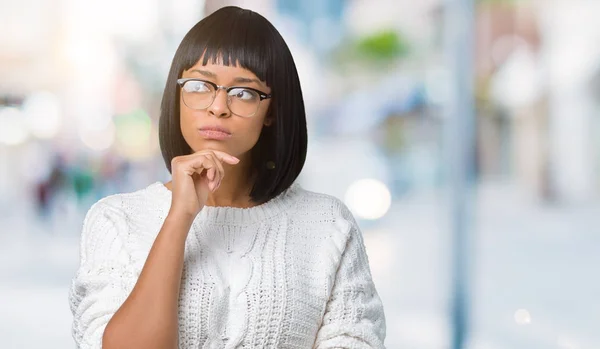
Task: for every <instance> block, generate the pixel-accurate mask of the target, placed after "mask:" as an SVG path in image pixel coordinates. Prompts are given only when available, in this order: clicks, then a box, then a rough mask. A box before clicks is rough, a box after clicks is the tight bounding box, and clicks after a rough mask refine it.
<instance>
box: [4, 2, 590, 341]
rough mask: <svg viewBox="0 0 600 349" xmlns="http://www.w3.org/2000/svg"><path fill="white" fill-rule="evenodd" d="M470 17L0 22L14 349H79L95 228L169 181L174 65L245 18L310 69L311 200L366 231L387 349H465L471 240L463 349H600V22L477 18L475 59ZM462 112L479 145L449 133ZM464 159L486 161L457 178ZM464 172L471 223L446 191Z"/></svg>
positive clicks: (306, 10)
mask: <svg viewBox="0 0 600 349" xmlns="http://www.w3.org/2000/svg"><path fill="white" fill-rule="evenodd" d="M457 3H458V2H445V1H443V0H420V1H401V0H244V1H237V2H236V1H222V0H206V1H201V0H168V1H167V0H144V1H141V0H119V1H115V0H103V1H99V0H88V1H78V0H20V1H12V0H0V173H1V175H0V338H1V339H0V341H1V343H2V344H1V345H0V346H1V347H2V348H7V349H13V348H15V349H16V348H19V349H20V348H41V347H43V348H74V343H73V341H72V339H71V334H70V326H71V313H70V311H69V308H68V303H67V292H68V287H69V284H70V281H71V279H72V277H73V276H74V273H75V270H76V268H77V266H78V257H79V255H78V253H79V250H78V249H79V245H78V244H79V237H80V233H81V225H82V220H83V216H84V214H85V213H86V211H87V210H88V209H89V207H90V205H91V204H93V203H94V202H95V201H97V200H98V199H100V198H101V197H103V196H106V195H109V194H113V193H117V192H125V191H133V190H137V189H141V188H143V187H145V186H147V185H149V184H150V183H152V182H155V181H158V180H161V181H164V182H166V181H168V180H169V174H168V172H167V170H166V168H165V166H164V163H163V160H162V157H161V155H160V150H159V148H158V138H157V121H158V115H159V104H160V99H161V95H162V91H163V88H164V82H165V80H166V76H167V72H168V69H169V66H170V63H171V59H172V57H173V55H174V53H175V49H176V48H177V45H178V44H179V42H180V40H181V39H182V38H183V36H184V34H185V33H186V32H187V31H188V30H189V29H190V28H191V27H192V26H193V25H194V24H195V23H196V22H197V21H198V20H200V19H201V18H202V17H203V16H205V15H206V14H209V13H211V12H213V11H214V10H216V9H217V8H219V7H221V6H225V5H229V4H234V5H241V6H243V7H246V8H250V9H252V10H255V11H257V12H259V13H261V14H263V15H264V16H265V17H267V18H268V19H269V20H271V21H272V22H273V23H274V24H275V26H276V27H277V28H278V29H279V31H280V32H281V33H282V35H283V36H284V38H285V39H286V41H287V43H288V45H289V46H290V49H291V51H292V53H293V55H294V57H295V60H296V64H297V67H298V70H299V73H300V78H301V81H302V85H303V86H302V87H303V92H304V96H305V101H306V107H307V117H308V126H309V136H310V139H309V153H308V158H307V162H306V166H305V169H304V172H303V174H302V176H301V177H300V179H299V182H300V183H301V184H302V185H303V186H304V187H305V188H307V189H309V190H313V191H320V192H325V193H328V194H332V195H335V196H337V197H339V198H341V199H343V200H344V201H345V202H346V203H347V204H348V206H349V207H350V208H351V210H352V211H353V213H354V215H355V216H356V218H357V219H358V220H359V224H360V226H361V228H362V230H363V233H364V236H365V242H366V245H367V251H368V254H369V259H370V262H371V268H372V272H373V278H374V281H375V284H376V286H377V288H378V290H379V293H380V295H381V297H382V300H383V302H384V306H385V311H386V317H387V332H388V335H387V339H386V346H387V347H388V348H391V349H395V348H413V349H433V348H436V349H437V348H450V347H451V342H452V337H453V335H452V333H453V322H452V317H451V316H450V315H451V313H452V312H451V310H452V299H453V286H452V285H453V281H455V280H454V278H453V275H456V274H455V272H454V271H453V269H452V268H453V267H452V256H453V254H454V255H455V251H454V250H453V248H454V247H456V244H455V242H454V240H453V239H454V237H455V236H457V235H456V231H453V229H454V228H452V227H453V226H455V225H454V224H452V222H453V221H456V219H459V220H461V219H462V222H463V223H462V224H460V226H462V232H460V234H463V235H462V236H463V237H465V236H466V237H467V240H469V241H470V244H468V247H467V248H465V249H463V250H460V251H459V252H460V253H462V254H468V258H467V260H468V267H467V268H466V269H465V270H464V271H465V275H467V276H466V277H464V280H463V281H464V282H465V283H466V285H463V286H464V287H465V289H466V290H468V296H467V298H466V303H465V306H466V308H465V310H466V312H467V313H468V321H467V325H468V327H466V329H467V331H466V333H467V337H466V338H467V340H466V345H465V347H468V348H474V349H509V348H510V349H512V348H519V349H520V348H527V349H537V348H561V349H585V348H599V347H600V331H598V324H600V282H599V281H598V280H596V281H594V280H593V275H597V271H596V272H594V270H596V269H595V267H594V266H598V265H599V264H600V224H598V222H597V219H598V218H597V217H598V216H599V213H600V211H599V209H600V200H599V199H600V195H599V194H600V141H599V139H600V137H599V136H600V94H599V92H600V91H599V90H600V45H598V44H597V43H598V42H599V40H600V21H599V20H598V18H599V16H600V1H597V0H520V1H519V0H512V1H511V0H478V1H474V2H473V3H472V9H471V10H470V11H471V13H472V23H471V24H470V25H468V26H465V27H466V28H467V30H469V32H468V33H469V34H470V35H471V36H472V38H473V40H472V42H471V43H469V45H470V46H469V47H468V48H469V49H467V50H463V51H464V52H462V53H461V52H452V51H457V50H453V49H452V42H451V41H450V42H449V39H448V35H447V33H448V30H452V28H453V26H458V27H460V28H462V25H463V23H462V22H461V21H456V22H448V20H447V18H448V16H447V14H448V12H449V11H453V10H454V9H453V8H452V6H456V4H457ZM465 3H466V2H465ZM467 13H468V12H467ZM463 20H464V21H467V22H469V19H468V18H464V19H463ZM460 28H455V29H458V30H459V32H460ZM449 54H450V55H454V56H453V57H454V59H455V60H456V58H457V54H463V55H464V58H465V60H466V62H472V64H469V65H468V69H467V70H466V71H465V72H464V73H465V74H468V75H469V76H468V77H467V80H468V81H472V84H473V91H474V92H473V93H472V94H471V93H470V91H469V90H465V91H457V90H456V89H455V88H454V86H455V85H454V84H453V83H452V81H453V80H452V76H456V74H457V73H461V72H456V71H455V70H454V67H453V66H452V65H449V63H448V62H449V57H448V56H449ZM461 94H462V95H463V96H464V95H465V94H466V95H467V97H469V98H467V99H466V101H470V100H472V101H473V103H471V104H470V105H468V107H469V108H470V109H469V110H472V111H473V113H472V114H473V117H472V118H471V119H468V115H467V119H466V120H471V122H470V124H469V125H470V127H466V128H465V129H464V134H461V130H460V129H459V130H458V131H455V132H447V130H448V128H449V125H450V123H451V120H452V118H451V117H450V116H449V115H450V113H449V112H448V108H449V107H448V105H450V104H452V102H453V101H454V100H455V99H456V98H458V97H457V95H461ZM461 137H465V139H466V140H469V139H472V140H473V142H472V143H471V142H468V141H467V142H466V143H465V144H467V145H468V146H469V147H468V148H466V149H467V150H468V158H467V159H466V161H458V162H455V160H456V159H454V158H453V153H451V152H449V151H448V144H449V143H448V142H450V143H452V142H455V143H456V141H457V140H460V139H458V138H461ZM465 163H467V164H471V165H472V166H468V168H466V169H465V171H464V173H465V174H466V178H467V179H468V181H467V185H466V186H465V189H464V190H463V193H462V196H461V195H459V196H458V198H461V197H462V198H464V202H462V204H464V205H466V206H465V207H466V209H465V210H464V211H463V214H462V216H461V217H458V218H457V217H454V216H453V213H452V212H454V211H453V209H452V205H453V202H454V203H456V198H457V196H456V192H454V194H452V192H453V190H451V189H452V188H454V189H456V187H452V181H451V180H450V178H449V177H450V176H449V173H451V170H452V169H453V166H464V165H465ZM453 195H454V196H453ZM452 197H454V201H453V199H452ZM594 217H596V218H594Z"/></svg>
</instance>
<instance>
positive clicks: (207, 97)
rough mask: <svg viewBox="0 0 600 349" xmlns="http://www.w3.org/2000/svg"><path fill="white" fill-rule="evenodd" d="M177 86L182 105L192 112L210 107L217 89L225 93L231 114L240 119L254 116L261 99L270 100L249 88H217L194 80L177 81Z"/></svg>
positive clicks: (266, 95)
mask: <svg viewBox="0 0 600 349" xmlns="http://www.w3.org/2000/svg"><path fill="white" fill-rule="evenodd" d="M177 84H178V85H179V86H181V95H182V98H183V103H185V105H186V106H188V108H191V109H194V110H204V109H206V108H208V107H210V106H211V104H212V103H213V102H214V100H215V97H216V96H217V91H218V90H219V89H221V90H225V91H226V92H227V106H228V107H229V110H230V111H231V113H232V114H235V115H238V116H242V117H251V116H254V114H256V112H257V111H258V107H259V106H260V102H262V100H263V99H267V98H271V95H270V94H266V93H264V92H262V91H259V90H257V89H254V88H251V87H238V86H233V87H227V86H219V85H217V84H215V83H213V82H210V81H205V80H200V79H195V78H187V79H178V80H177Z"/></svg>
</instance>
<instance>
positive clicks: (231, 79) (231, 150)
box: [179, 59, 271, 159]
mask: <svg viewBox="0 0 600 349" xmlns="http://www.w3.org/2000/svg"><path fill="white" fill-rule="evenodd" d="M181 77H182V78H184V79H185V78H194V79H201V80H204V81H207V82H212V83H214V84H216V85H219V86H226V87H241V89H234V90H232V91H230V92H229V95H228V93H227V91H226V90H224V89H218V88H217V89H216V94H215V95H214V96H215V97H214V100H212V103H210V100H211V99H212V97H211V96H212V92H213V91H215V90H214V88H213V86H212V85H210V84H205V83H202V82H198V81H193V82H188V83H186V84H185V85H184V86H182V87H181V93H180V100H179V102H180V124H181V133H182V134H183V138H184V139H185V141H186V142H187V144H188V145H189V146H190V148H192V151H194V152H197V151H199V150H203V149H213V150H220V151H223V152H226V153H228V154H230V155H233V156H235V157H238V158H240V159H243V158H244V157H245V156H246V155H247V154H248V152H249V151H250V150H251V149H252V148H253V147H254V145H255V144H256V142H257V141H258V138H259V136H260V133H261V131H262V128H263V127H265V126H269V125H270V123H271V119H269V118H267V111H268V110H269V104H270V101H271V99H269V98H267V99H263V100H262V101H260V98H258V101H257V100H255V99H256V97H257V94H256V93H255V92H252V90H250V89H244V88H251V89H255V90H258V91H260V92H262V93H265V94H270V93H271V89H270V88H269V87H267V85H266V83H265V82H263V81H260V79H258V78H257V77H256V75H254V73H252V72H251V71H249V70H246V69H244V68H240V67H235V66H225V65H220V64H211V63H210V62H209V63H208V64H207V65H202V59H200V60H199V61H198V63H196V64H195V65H194V66H193V67H191V68H190V69H188V70H185V71H183V73H182V76H181ZM228 99H229V101H230V102H229V105H228ZM206 104H210V105H208V106H207V107H204V105H206ZM255 107H256V108H255ZM232 109H233V111H234V112H236V113H238V114H240V115H242V116H240V115H237V114H234V113H233V112H232Z"/></svg>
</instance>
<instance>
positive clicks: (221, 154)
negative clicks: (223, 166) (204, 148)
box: [210, 150, 240, 165]
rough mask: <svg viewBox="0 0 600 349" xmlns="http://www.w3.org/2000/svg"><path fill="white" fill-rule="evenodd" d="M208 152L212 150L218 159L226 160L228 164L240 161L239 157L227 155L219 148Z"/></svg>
mask: <svg viewBox="0 0 600 349" xmlns="http://www.w3.org/2000/svg"><path fill="white" fill-rule="evenodd" d="M210 152H212V153H213V154H214V155H215V156H216V157H217V159H219V160H220V161H223V162H226V163H228V164H230V165H235V164H237V163H238V162H240V159H238V158H236V157H235V156H233V155H229V154H227V153H225V152H222V151H219V150H210Z"/></svg>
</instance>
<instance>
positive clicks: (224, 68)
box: [186, 58, 260, 80]
mask: <svg viewBox="0 0 600 349" xmlns="http://www.w3.org/2000/svg"><path fill="white" fill-rule="evenodd" d="M203 63H204V62H203V59H202V58H200V59H199V60H198V62H196V64H194V65H193V66H192V67H191V68H189V69H187V70H186V71H187V72H188V73H192V74H193V73H194V72H192V71H196V72H197V71H204V72H207V73H212V74H214V75H216V77H224V78H225V77H228V76H236V77H237V76H241V77H248V78H253V79H257V80H260V79H258V77H257V76H256V74H254V72H252V71H251V70H249V69H246V68H243V67H241V66H240V65H239V64H236V65H225V64H223V63H222V61H215V62H211V61H208V62H206V64H203Z"/></svg>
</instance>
